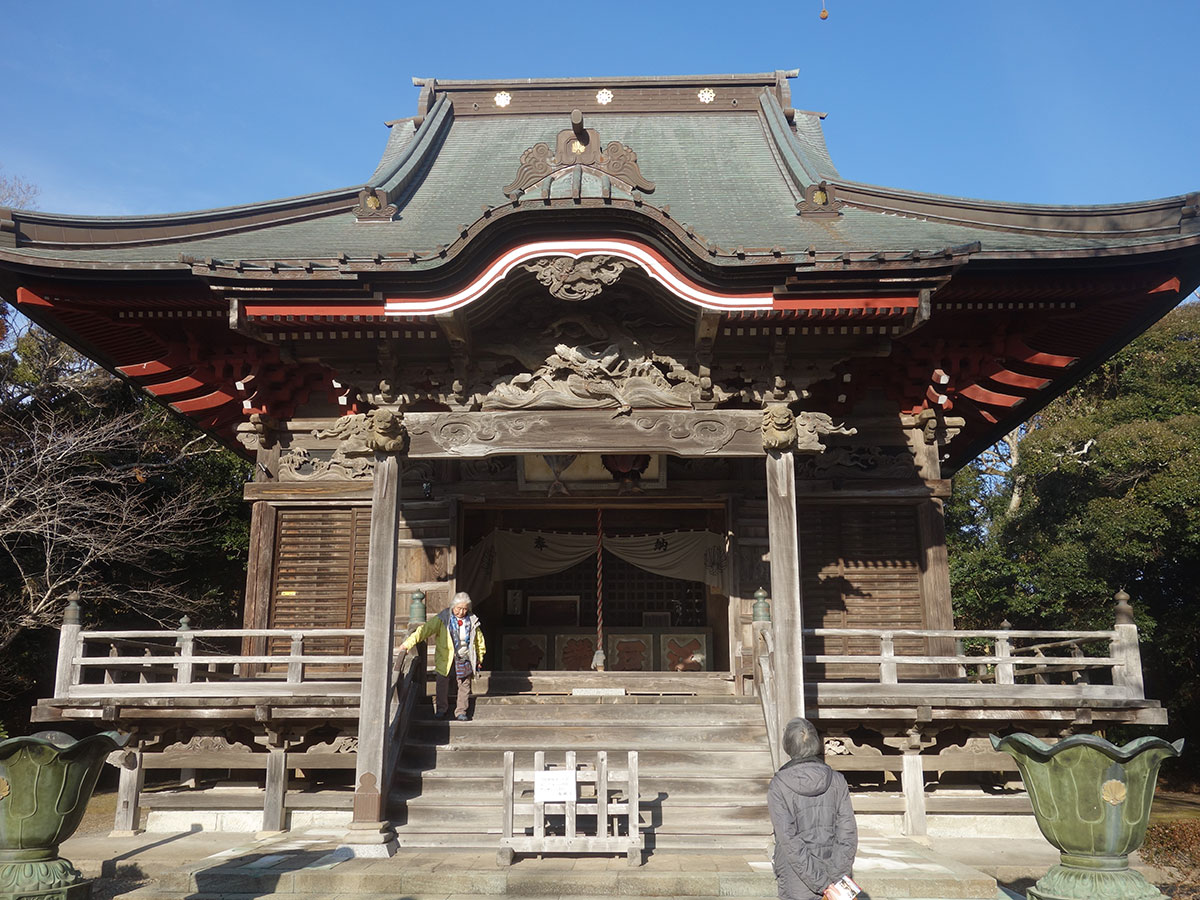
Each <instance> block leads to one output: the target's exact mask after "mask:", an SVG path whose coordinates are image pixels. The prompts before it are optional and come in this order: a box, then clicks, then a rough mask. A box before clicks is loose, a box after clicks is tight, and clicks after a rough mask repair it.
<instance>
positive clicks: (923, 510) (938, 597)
mask: <svg viewBox="0 0 1200 900" xmlns="http://www.w3.org/2000/svg"><path fill="white" fill-rule="evenodd" d="M917 537H918V538H919V539H920V542H921V597H922V600H923V602H924V607H925V627H926V628H928V629H929V630H931V631H953V630H954V611H953V608H952V606H951V603H950V565H949V563H948V561H947V558H946V519H945V510H944V509H943V506H942V501H941V500H937V499H933V500H926V501H924V502H922V503H920V504H919V505H918V506H917ZM925 649H926V651H927V652H928V653H929V655H930V656H955V655H957V654H958V651H957V649H955V646H954V639H953V638H929V639H928V641H927V646H926V648H925ZM920 671H922V672H924V673H925V674H926V675H929V676H931V677H935V678H955V677H957V675H958V670H957V667H955V666H951V665H946V666H938V667H937V668H936V669H932V668H930V667H927V666H923V667H922V668H921V670H920Z"/></svg>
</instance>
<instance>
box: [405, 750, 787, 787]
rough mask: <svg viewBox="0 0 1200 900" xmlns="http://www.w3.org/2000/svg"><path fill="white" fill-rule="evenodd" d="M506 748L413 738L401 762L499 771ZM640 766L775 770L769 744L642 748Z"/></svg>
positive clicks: (687, 770)
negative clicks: (722, 746) (739, 746)
mask: <svg viewBox="0 0 1200 900" xmlns="http://www.w3.org/2000/svg"><path fill="white" fill-rule="evenodd" d="M504 749H505V748H503V747H494V748H478V747H477V748H470V749H467V748H461V747H454V746H450V745H448V744H428V743H427V744H418V743H416V742H412V741H410V743H409V745H408V746H407V747H406V748H405V750H404V753H403V755H402V757H401V764H402V766H404V767H406V768H418V769H422V770H430V769H437V770H439V771H447V772H454V771H458V770H461V769H473V770H478V769H482V768H488V769H491V770H493V771H495V770H497V769H498V768H499V767H500V766H502V765H503V756H504ZM508 749H516V748H508ZM539 749H544V748H539ZM572 749H575V748H572ZM600 749H603V750H609V751H610V753H609V761H610V762H613V763H614V764H615V762H616V761H614V759H613V756H612V752H613V751H612V748H611V747H602V748H600ZM533 753H534V750H533V749H532V748H525V749H516V756H515V762H516V765H517V767H518V768H525V769H528V768H532V766H533ZM558 753H559V754H561V753H562V751H558ZM549 760H550V761H551V762H560V761H561V757H559V758H557V759H556V758H554V757H553V756H551V757H549ZM580 762H587V759H586V758H584V757H581V759H580ZM638 766H639V769H640V771H641V775H642V777H643V778H649V777H655V776H667V775H697V776H698V777H699V776H702V775H703V774H705V773H708V774H720V773H727V772H731V771H732V772H738V773H740V774H744V775H753V776H758V775H765V776H767V777H768V778H769V777H770V776H771V775H772V774H773V773H774V769H773V768H772V765H771V754H770V752H769V751H768V750H767V748H766V747H765V746H762V747H759V748H753V749H751V748H741V749H738V748H726V749H709V748H707V747H690V746H689V747H688V748H686V749H683V748H667V749H664V750H656V749H646V748H642V749H640V750H639V753H638Z"/></svg>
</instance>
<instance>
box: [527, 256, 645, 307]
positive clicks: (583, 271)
mask: <svg viewBox="0 0 1200 900" xmlns="http://www.w3.org/2000/svg"><path fill="white" fill-rule="evenodd" d="M631 265H632V263H630V262H628V261H627V260H623V259H618V258H617V257H615V256H588V257H584V258H583V259H572V258H571V257H569V256H556V257H545V258H543V259H538V260H534V261H533V262H532V263H530V264H528V265H522V266H521V268H522V269H525V270H526V271H527V272H532V273H533V274H534V275H535V276H536V277H537V280H538V281H539V282H540V283H542V284H544V285H545V286H546V287H547V288H548V289H549V291H550V296H552V297H557V298H558V299H559V300H567V301H570V302H575V301H578V300H588V299H590V298H592V297H595V296H596V295H597V294H599V293H600V292H601V291H602V290H604V287H605V285H609V284H615V283H616V281H617V279H618V278H620V277H621V273H622V272H624V271H625V270H626V269H627V268H629V267H630V266H631Z"/></svg>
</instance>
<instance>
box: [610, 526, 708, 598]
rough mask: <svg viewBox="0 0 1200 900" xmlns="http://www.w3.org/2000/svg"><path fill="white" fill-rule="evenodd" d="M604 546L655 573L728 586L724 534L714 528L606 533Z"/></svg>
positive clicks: (621, 557) (613, 553)
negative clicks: (726, 582) (716, 531)
mask: <svg viewBox="0 0 1200 900" xmlns="http://www.w3.org/2000/svg"><path fill="white" fill-rule="evenodd" d="M604 549H605V550H607V551H608V552H609V553H611V554H612V555H613V556H616V557H619V558H620V559H623V560H625V562H627V563H629V564H630V565H632V566H637V567H638V568H639V569H645V570H646V571H647V572H653V573H654V574H656V575H666V576H667V577H668V578H678V579H680V580H682V581H702V582H704V583H705V584H708V585H711V586H712V587H715V588H720V589H723V588H724V587H725V537H724V536H723V535H719V534H713V533H712V532H711V531H664V532H662V533H661V534H638V535H634V536H632V537H612V536H610V535H607V534H606V535H605V536H604Z"/></svg>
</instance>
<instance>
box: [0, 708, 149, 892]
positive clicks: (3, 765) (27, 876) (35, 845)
mask: <svg viewBox="0 0 1200 900" xmlns="http://www.w3.org/2000/svg"><path fill="white" fill-rule="evenodd" d="M129 739H130V736H129V735H120V734H118V733H117V732H115V731H107V732H104V733H102V734H96V735H92V736H91V737H86V738H84V739H83V740H79V741H77V740H75V739H74V738H73V737H71V736H70V735H67V734H63V733H62V732H58V731H44V732H41V733H40V734H35V735H30V736H27V737H16V738H9V739H8V740H6V741H0V900H6V898H15V897H21V898H39V900H40V898H43V897H44V898H71V900H75V898H79V897H86V896H88V895H89V894H90V888H91V882H88V881H84V880H83V878H82V876H81V875H80V874H79V872H78V871H77V870H76V869H75V867H74V866H73V865H71V863H70V862H68V861H67V860H65V859H62V858H61V857H59V855H58V845H59V844H60V843H62V842H63V841H65V840H66V839H67V838H69V837H70V836H71V835H72V834H74V833H75V829H76V828H78V827H79V823H80V821H81V820H82V819H83V814H84V811H85V810H86V809H87V804H88V800H90V799H91V796H92V790H93V789H94V788H95V787H96V779H97V778H98V777H99V776H100V768H101V766H103V765H104V760H105V757H107V756H108V754H109V753H111V752H112V751H114V750H119V749H120V748H122V747H124V746H125V745H126V744H127V743H129Z"/></svg>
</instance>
